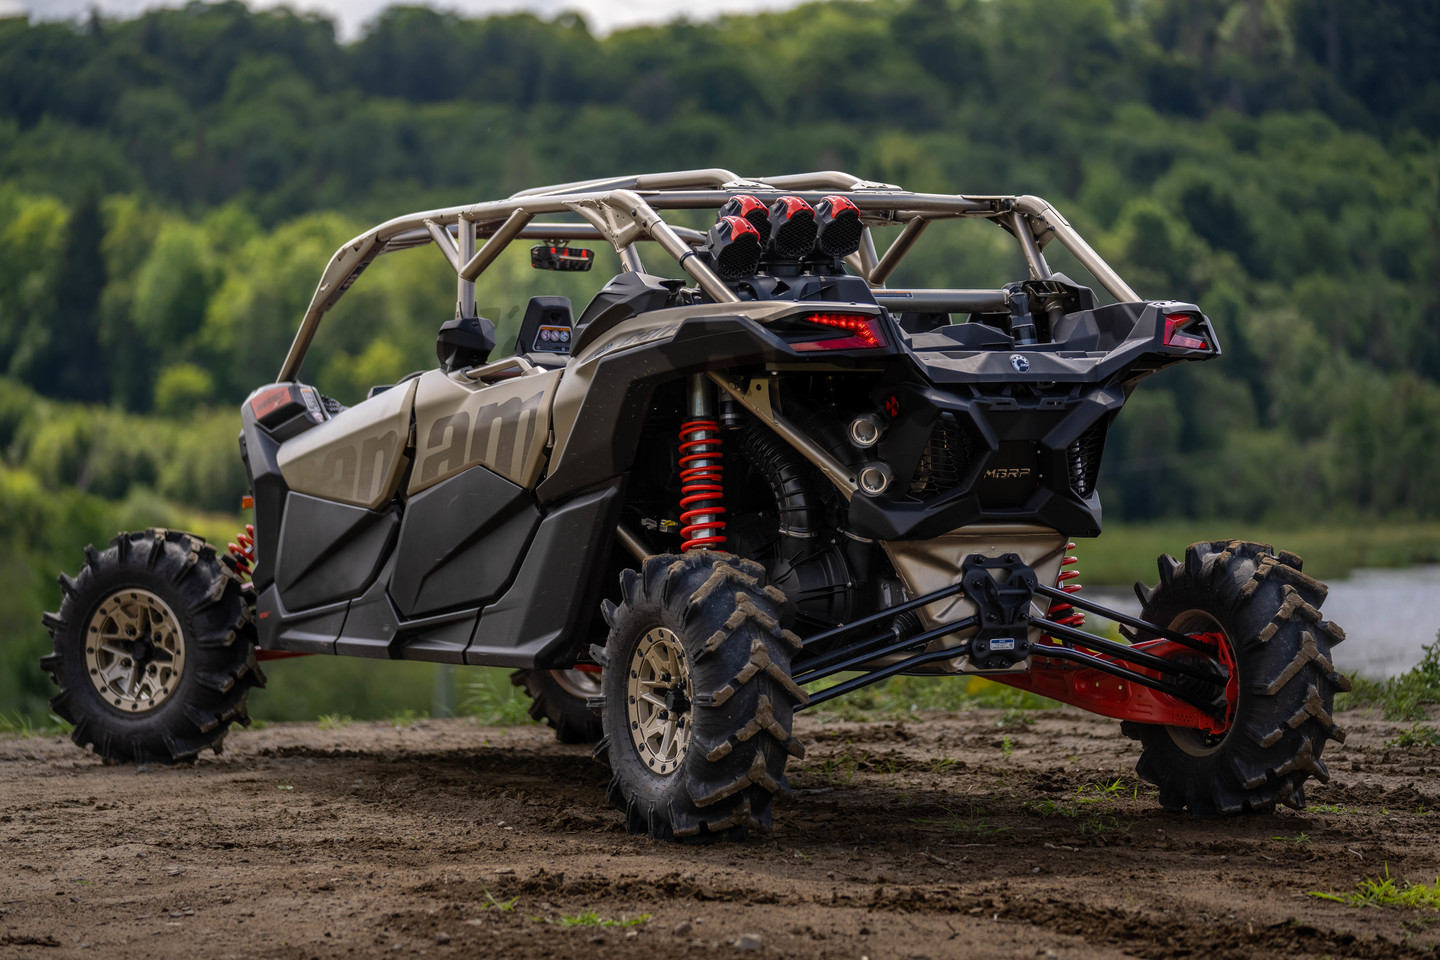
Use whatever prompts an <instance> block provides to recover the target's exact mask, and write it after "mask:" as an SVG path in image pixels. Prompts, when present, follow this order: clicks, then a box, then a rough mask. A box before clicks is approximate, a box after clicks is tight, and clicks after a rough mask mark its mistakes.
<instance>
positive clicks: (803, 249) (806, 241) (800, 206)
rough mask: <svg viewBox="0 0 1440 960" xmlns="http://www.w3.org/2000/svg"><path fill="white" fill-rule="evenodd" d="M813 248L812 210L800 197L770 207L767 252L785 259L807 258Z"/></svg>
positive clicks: (813, 214)
mask: <svg viewBox="0 0 1440 960" xmlns="http://www.w3.org/2000/svg"><path fill="white" fill-rule="evenodd" d="M814 246H815V210H814V208H813V207H811V206H810V204H808V203H806V202H805V201H804V200H802V199H801V198H799V197H781V198H780V199H779V200H776V201H775V202H774V203H772V204H770V252H771V253H773V254H774V255H775V256H777V257H780V258H781V259H784V260H799V259H800V258H801V257H806V256H809V254H810V251H811V249H812V248H813V247H814Z"/></svg>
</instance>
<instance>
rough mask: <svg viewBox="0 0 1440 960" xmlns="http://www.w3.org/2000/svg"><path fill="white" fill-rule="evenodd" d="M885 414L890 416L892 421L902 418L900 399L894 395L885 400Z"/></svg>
mask: <svg viewBox="0 0 1440 960" xmlns="http://www.w3.org/2000/svg"><path fill="white" fill-rule="evenodd" d="M885 412H886V413H888V414H889V415H890V419H891V420H894V419H895V418H896V417H898V416H900V398H899V397H897V396H895V394H893V393H892V394H890V396H888V397H886V398H885Z"/></svg>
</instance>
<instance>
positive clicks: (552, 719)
mask: <svg viewBox="0 0 1440 960" xmlns="http://www.w3.org/2000/svg"><path fill="white" fill-rule="evenodd" d="M563 672H565V671H557V670H516V671H514V672H513V673H511V674H510V682H511V683H512V684H514V685H515V686H517V687H523V688H524V689H525V692H526V693H527V694H529V695H530V717H531V719H532V720H541V721H544V722H545V723H548V724H549V725H550V727H551V728H552V729H553V730H554V731H555V739H557V740H559V741H560V742H561V743H595V742H596V741H597V740H599V739H600V738H601V737H602V736H604V731H603V730H601V728H600V718H599V717H598V716H596V715H595V711H594V710H593V709H591V708H590V705H589V702H588V700H589V698H588V697H582V696H579V695H578V694H577V693H574V692H572V691H570V690H567V689H565V685H564V684H563V683H562V682H561V681H560V679H559V678H558V677H556V676H555V674H556V673H563Z"/></svg>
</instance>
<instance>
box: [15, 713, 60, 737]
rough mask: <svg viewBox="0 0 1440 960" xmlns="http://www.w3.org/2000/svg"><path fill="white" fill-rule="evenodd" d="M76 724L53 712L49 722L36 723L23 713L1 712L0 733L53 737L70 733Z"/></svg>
mask: <svg viewBox="0 0 1440 960" xmlns="http://www.w3.org/2000/svg"><path fill="white" fill-rule="evenodd" d="M73 729H75V727H74V725H72V724H69V723H66V722H65V721H64V720H61V719H60V718H59V717H57V716H55V715H54V714H53V713H52V714H50V722H49V723H35V722H34V721H32V720H31V719H30V718H29V717H28V716H26V715H25V714H23V713H13V714H10V713H0V734H7V733H8V734H10V735H12V736H19V737H25V738H27V739H28V738H30V737H53V736H57V735H61V734H69V733H70V731H71V730H73Z"/></svg>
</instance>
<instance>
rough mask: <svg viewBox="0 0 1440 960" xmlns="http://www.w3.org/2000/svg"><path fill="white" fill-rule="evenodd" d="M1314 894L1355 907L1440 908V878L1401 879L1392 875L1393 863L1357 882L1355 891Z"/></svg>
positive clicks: (1312, 893) (1314, 893)
mask: <svg viewBox="0 0 1440 960" xmlns="http://www.w3.org/2000/svg"><path fill="white" fill-rule="evenodd" d="M1310 896H1312V897H1319V898H1320V899H1321V900H1333V901H1335V902H1336V903H1346V904H1349V905H1350V906H1352V907H1414V908H1419V909H1422V910H1440V877H1436V878H1435V883H1434V884H1424V883H1414V882H1412V881H1409V880H1399V881H1397V880H1396V879H1395V878H1394V877H1392V876H1390V865H1389V864H1388V863H1387V864H1386V865H1385V875H1384V876H1383V877H1366V878H1365V879H1363V880H1361V881H1360V882H1358V883H1357V884H1356V885H1355V892H1354V893H1335V892H1334V891H1333V890H1332V891H1328V892H1322V891H1319V890H1311V891H1310Z"/></svg>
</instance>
